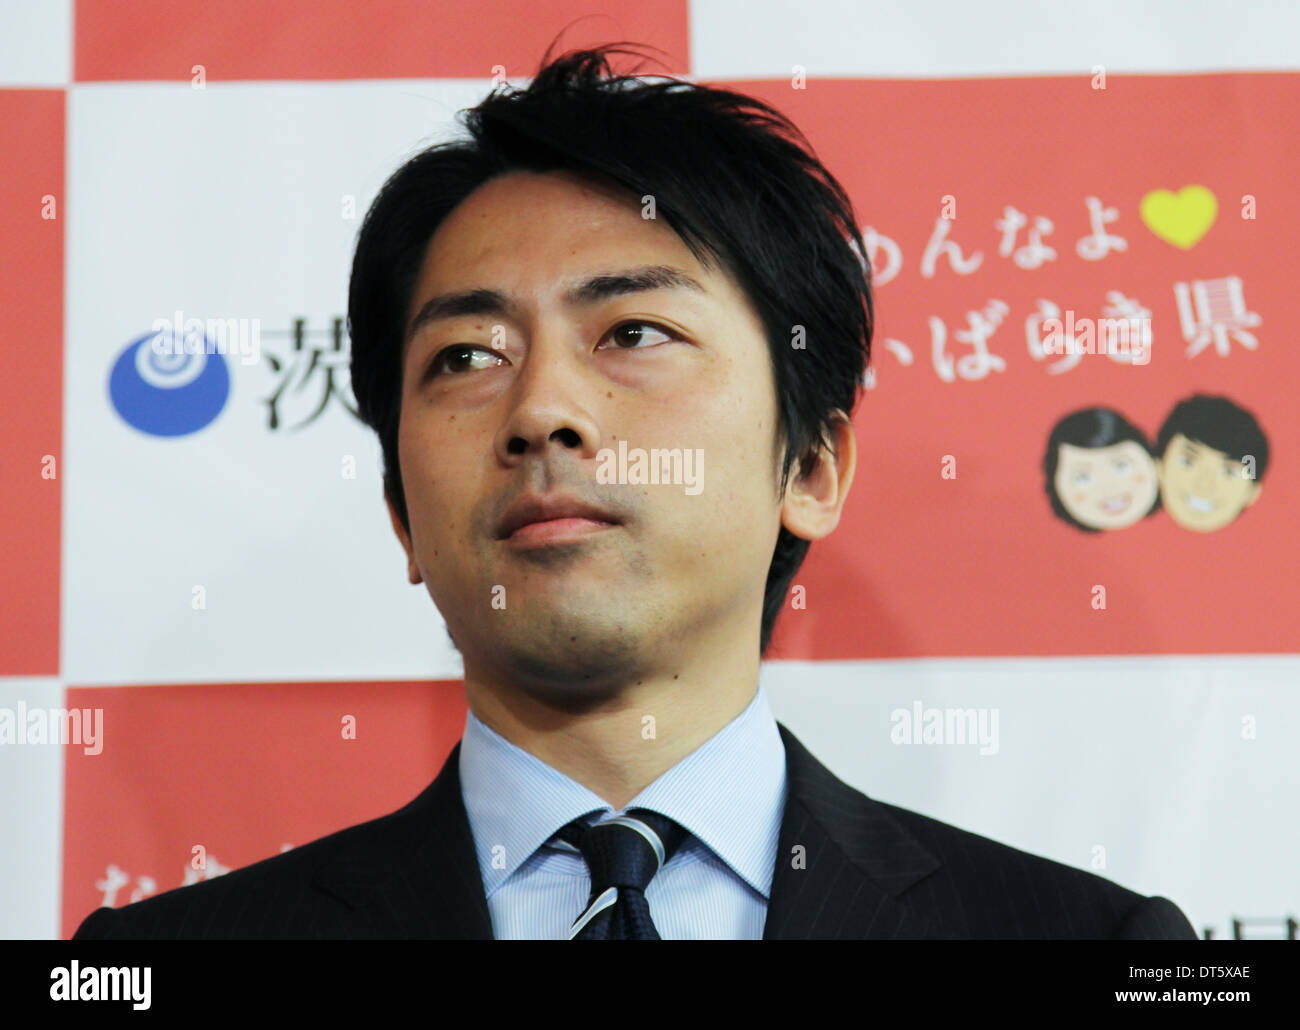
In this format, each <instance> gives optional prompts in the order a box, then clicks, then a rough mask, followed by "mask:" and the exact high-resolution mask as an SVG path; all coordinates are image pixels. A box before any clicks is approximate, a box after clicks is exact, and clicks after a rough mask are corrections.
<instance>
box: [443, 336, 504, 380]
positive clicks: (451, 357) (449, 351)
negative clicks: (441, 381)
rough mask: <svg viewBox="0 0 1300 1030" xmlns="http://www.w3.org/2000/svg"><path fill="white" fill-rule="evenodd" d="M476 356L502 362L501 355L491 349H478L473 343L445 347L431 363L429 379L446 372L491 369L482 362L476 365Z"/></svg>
mask: <svg viewBox="0 0 1300 1030" xmlns="http://www.w3.org/2000/svg"><path fill="white" fill-rule="evenodd" d="M476 355H483V356H485V357H487V358H488V359H489V360H490V361H492V362H496V361H500V360H501V355H500V354H499V353H498V352H497V351H494V350H492V349H491V348H488V347H477V346H475V345H474V344H472V343H458V344H454V345H453V346H451V347H444V348H443V349H442V350H440V351H439V352H438V353H437V354H436V355H434V358H433V360H432V361H431V362H429V373H428V375H429V378H432V377H433V376H436V375H441V374H442V373H443V371H444V370H446V371H449V372H451V373H453V374H455V373H459V372H469V371H473V370H474V369H477V368H490V367H491V365H490V364H484V363H482V362H481V361H480V362H479V363H478V364H474V363H473V359H474V357H475V356H476ZM467 362H468V364H467Z"/></svg>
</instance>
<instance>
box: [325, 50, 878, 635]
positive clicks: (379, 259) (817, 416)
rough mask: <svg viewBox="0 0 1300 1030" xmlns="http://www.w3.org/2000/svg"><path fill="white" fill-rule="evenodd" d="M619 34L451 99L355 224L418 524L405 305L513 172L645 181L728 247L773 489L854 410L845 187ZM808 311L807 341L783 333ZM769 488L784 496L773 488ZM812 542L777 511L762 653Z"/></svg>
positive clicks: (855, 344) (357, 286)
mask: <svg viewBox="0 0 1300 1030" xmlns="http://www.w3.org/2000/svg"><path fill="white" fill-rule="evenodd" d="M614 53H626V54H634V55H636V56H641V55H640V54H638V53H637V51H636V50H634V49H630V48H628V47H626V46H624V45H622V44H610V45H606V46H602V47H598V48H595V49H591V50H574V51H570V52H568V53H566V54H564V55H563V56H561V57H559V58H556V59H555V60H549V58H550V50H549V49H548V51H547V55H546V57H544V58H543V61H542V67H541V69H540V70H539V71H538V73H537V75H536V77H535V78H534V79H533V81H532V82H531V84H530V85H529V86H528V88H527V89H522V90H521V89H517V88H515V87H512V86H510V85H509V84H505V85H502V86H500V87H498V88H497V89H495V90H493V92H492V93H490V94H489V95H488V96H487V97H486V98H485V99H484V100H483V101H482V102H481V103H479V104H478V105H477V106H475V107H473V108H470V109H468V110H466V111H462V112H460V120H461V122H462V124H463V125H464V126H465V127H466V128H467V129H468V131H469V138H468V139H462V140H456V141H452V142H447V143H440V144H437V145H434V146H431V147H429V148H428V149H426V150H423V151H422V152H420V153H419V154H417V155H416V156H415V157H413V158H411V159H410V160H409V161H407V162H406V163H405V164H404V165H403V166H402V167H401V168H399V169H398V170H397V171H396V172H395V173H394V174H393V175H392V176H391V177H390V178H389V179H388V181H387V182H386V183H385V184H384V186H383V187H382V188H381V189H380V191H379V194H378V196H377V197H376V198H375V201H374V203H373V204H372V205H371V207H370V209H369V211H368V212H367V214H366V217H365V220H364V222H363V223H362V226H361V231H360V234H359V236H358V240H357V247H356V253H355V256H354V258H353V264H352V279H351V283H350V286H349V291H348V327H349V333H350V336H351V345H352V388H353V392H354V393H355V395H356V399H357V404H358V410H359V412H360V415H361V418H362V419H363V420H364V421H365V423H366V424H367V425H369V426H370V427H371V428H372V429H374V430H375V431H376V433H377V434H378V436H379V441H380V446H381V448H382V450H383V459H384V490H385V493H386V495H387V496H388V498H389V500H390V501H391V503H392V504H393V507H394V510H395V511H396V512H397V514H398V517H399V518H400V519H401V521H402V524H403V525H404V526H405V527H406V528H407V530H408V532H409V529H410V523H409V520H408V515H407V510H406V499H405V494H404V492H403V489H402V479H401V471H400V469H399V467H398V454H397V430H398V424H399V420H400V416H401V397H402V389H401V387H402V363H403V362H402V359H403V348H404V336H405V333H404V330H405V325H404V321H405V316H406V311H407V309H408V306H409V303H410V298H411V291H412V290H413V288H414V284H415V280H416V277H417V275H418V272H419V269H420V267H421V264H422V261H423V258H424V255H425V251H426V248H427V246H428V244H429V241H430V239H431V238H432V236H433V234H434V232H435V231H436V230H437V228H438V226H439V225H440V224H441V222H442V221H443V219H444V218H446V217H447V215H448V214H449V213H450V212H451V211H452V210H453V209H454V208H455V207H456V205H458V204H459V203H460V202H461V201H463V200H464V199H465V198H466V197H467V196H468V195H469V194H470V193H471V192H473V191H474V190H475V189H477V188H478V187H479V186H481V185H482V184H483V183H485V182H486V181H487V180H489V179H491V178H494V177H496V176H498V175H502V174H505V173H507V172H511V171H516V170H522V171H533V172H549V171H569V172H573V173H576V174H579V175H584V176H587V177H590V178H593V179H597V180H601V181H612V182H614V183H617V184H619V185H621V186H623V187H626V188H627V189H628V190H630V191H631V193H632V194H633V195H634V196H635V197H637V198H641V197H644V196H646V195H650V196H653V197H654V201H655V205H656V214H657V216H662V217H663V218H664V219H665V220H666V221H667V222H668V224H669V225H670V226H671V227H672V228H673V229H674V230H675V231H676V232H677V234H678V235H679V236H680V237H681V238H682V240H683V242H684V243H685V244H686V245H687V246H688V247H689V248H690V250H691V252H692V254H694V255H695V257H696V258H697V259H698V260H700V262H701V263H702V264H704V265H706V267H712V266H713V265H714V264H715V263H720V264H721V266H722V267H723V268H725V269H726V270H727V271H728V272H729V273H730V274H731V275H732V277H733V278H734V279H735V280H736V281H737V282H738V283H739V285H740V287H741V289H742V290H743V291H744V292H745V293H746V295H747V296H748V298H749V300H750V301H751V302H752V303H753V304H754V307H755V309H756V310H757V312H758V313H759V316H760V318H761V320H762V323H763V328H764V335H765V336H766V339H767V345H768V356H769V359H770V362H771V365H772V370H773V376H774V379H775V381H776V389H777V412H778V425H777V439H776V444H777V446H780V445H781V444H782V443H784V446H785V456H784V460H783V463H782V474H781V482H780V491H782V492H783V491H784V490H785V486H786V483H787V480H788V477H789V473H790V468H791V466H792V464H793V462H794V461H795V459H796V458H797V459H798V460H799V463H800V472H801V473H804V472H807V471H809V470H810V469H811V465H812V460H813V458H815V456H816V453H817V450H818V449H819V448H821V447H823V446H825V447H826V448H828V449H830V450H831V451H832V453H833V452H834V437H833V436H832V435H831V433H832V428H833V425H834V412H835V410H836V409H840V410H842V411H843V412H844V414H845V415H846V416H851V415H852V412H853V408H854V406H855V404H856V402H857V399H858V397H859V390H860V388H861V386H862V377H863V373H864V371H865V369H866V367H867V365H868V362H869V360H870V356H871V337H872V332H873V327H874V308H873V303H872V294H871V268H870V264H869V262H868V261H867V260H866V259H865V257H864V255H865V254H866V250H865V247H864V245H863V242H862V237H861V234H860V232H859V230H858V227H857V222H856V218H855V215H854V212H853V206H852V202H851V201H850V200H849V197H848V195H847V193H846V192H845V190H844V188H843V187H842V186H841V185H840V183H839V182H838V181H837V180H836V179H835V178H834V177H833V176H832V175H831V174H830V172H829V171H827V170H826V168H825V167H824V166H823V165H822V164H821V162H820V161H819V160H818V159H817V157H816V156H815V154H814V153H813V150H812V147H811V145H810V144H809V143H808V142H807V140H806V139H805V138H804V136H803V135H802V133H800V131H799V130H798V129H797V128H796V127H795V126H794V125H793V123H791V122H790V121H789V119H787V118H786V117H785V116H784V115H782V114H780V113H779V112H778V111H777V110H776V109H775V108H773V107H771V106H769V105H768V104H766V103H764V102H762V101H760V100H757V99H755V98H752V97H748V96H745V95H744V94H740V93H735V92H731V91H729V90H724V89H715V88H710V87H706V86H702V85H697V84H692V83H689V82H684V81H682V80H679V79H674V78H670V77H667V76H656V77H654V79H650V78H645V77H636V76H632V75H615V74H614V72H613V71H612V70H611V68H610V65H609V61H608V57H609V55H611V54H614ZM796 326H802V327H803V339H804V346H803V347H802V348H801V349H796V348H794V347H793V346H792V345H791V341H792V338H793V337H794V336H795V335H796V331H795V327H796ZM778 496H779V494H778ZM808 547H809V541H807V540H803V539H801V538H799V537H796V536H795V535H794V534H792V533H790V532H789V531H788V530H787V529H786V528H785V527H784V526H782V527H781V529H780V533H779V536H778V539H777V543H776V548H775V551H774V553H773V555H772V561H771V564H770V566H769V568H768V574H767V583H766V587H765V591H764V598H763V619H762V628H761V644H760V654H761V653H762V652H764V651H766V650H767V645H768V641H769V640H770V638H771V633H772V627H773V625H774V624H775V622H776V617H777V615H778V613H779V612H780V611H781V608H782V607H783V605H784V601H785V595H786V592H787V590H788V589H789V586H790V582H791V580H792V579H793V578H794V575H795V572H796V571H797V570H798V569H799V566H800V565H801V564H802V563H803V559H804V556H805V555H806V554H807V551H808Z"/></svg>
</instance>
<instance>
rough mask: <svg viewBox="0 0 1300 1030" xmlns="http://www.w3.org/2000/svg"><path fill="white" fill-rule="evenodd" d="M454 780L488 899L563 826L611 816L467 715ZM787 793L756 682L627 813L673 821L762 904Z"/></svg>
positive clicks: (595, 798)
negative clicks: (739, 706) (732, 712)
mask: <svg viewBox="0 0 1300 1030" xmlns="http://www.w3.org/2000/svg"><path fill="white" fill-rule="evenodd" d="M460 779H461V792H462V795H463V798H464V802H465V809H466V813H467V814H468V816H469V822H470V828H471V829H472V831H473V834H474V844H475V849H476V851H477V854H478V860H479V868H480V870H481V872H482V874H483V887H484V891H485V893H486V894H487V896H488V897H489V898H490V897H491V896H492V894H493V893H494V892H495V891H496V889H497V888H499V887H500V886H501V885H502V884H503V883H505V881H506V880H508V879H509V878H510V877H511V876H512V875H513V874H514V873H515V871H516V870H518V868H519V867H520V866H521V865H523V864H524V862H526V861H527V860H528V859H529V858H530V857H531V856H532V854H533V853H534V852H535V851H536V850H537V849H538V848H539V847H541V846H542V845H543V844H545V843H546V842H547V841H548V840H550V839H551V837H553V836H554V835H555V831H556V830H558V829H559V828H560V827H561V826H564V825H565V824H566V823H569V822H571V821H572V820H574V819H577V818H578V817H580V816H583V815H586V814H588V813H590V812H592V811H599V813H600V814H599V815H598V817H597V818H598V819H600V820H603V819H605V818H608V817H612V816H613V815H616V814H619V813H616V812H615V811H614V809H613V808H612V807H611V806H610V805H609V804H608V803H607V802H606V801H605V800H604V799H603V798H601V797H600V796H599V795H597V794H595V793H594V792H593V791H591V790H589V789H587V788H586V787H584V786H583V785H582V784H581V783H578V782H577V781H576V780H573V779H570V778H569V777H568V776H566V775H565V774H564V773H562V772H560V771H559V770H557V769H555V768H553V767H551V766H550V765H547V764H546V763H545V762H543V761H542V760H541V759H540V758H538V757H536V756H535V755H533V754H530V753H529V752H527V751H525V750H523V749H522V748H520V747H518V746H516V745H515V744H512V743H511V742H510V741H508V740H506V739H505V738H504V737H502V736H501V735H500V734H499V733H497V732H496V731H495V730H493V729H491V728H490V727H488V726H487V725H486V724H484V723H483V722H482V721H481V720H480V719H479V718H478V717H477V716H476V715H475V714H474V713H473V712H472V711H470V712H467V713H466V717H465V733H464V736H463V738H462V739H461V748H460ZM785 795H786V772H785V745H784V744H783V743H782V742H781V735H780V731H779V730H778V729H777V725H776V719H775V717H774V716H773V715H772V710H771V708H770V707H769V706H768V702H767V695H766V693H765V692H764V689H763V685H762V684H761V683H760V684H759V686H758V688H757V690H756V691H755V693H754V697H753V699H752V700H751V701H750V703H749V705H748V706H747V707H746V708H745V710H744V711H743V712H741V713H740V714H739V715H738V716H736V718H734V719H733V720H732V721H731V722H729V723H728V724H727V725H726V726H724V727H723V728H722V729H721V730H719V731H718V732H717V733H715V734H714V735H713V736H712V737H710V738H709V739H708V740H706V741H705V742H704V743H703V744H701V745H700V746H699V747H698V748H696V749H695V750H694V751H693V752H691V753H690V754H689V755H687V756H686V757H685V758H683V759H682V760H681V761H679V762H678V763H677V764H676V765H674V766H673V767H672V768H671V769H669V770H668V771H667V772H665V773H664V774H663V775H662V776H660V777H659V778H658V779H657V780H655V781H654V782H653V783H651V784H650V785H649V786H647V787H646V788H645V789H644V790H642V791H641V792H640V793H639V794H638V795H637V796H636V797H635V798H633V799H632V800H631V801H630V802H628V805H627V807H628V808H638V807H640V808H649V809H653V810H654V811H656V812H660V813H662V814H663V815H666V816H668V817H669V818H670V819H673V820H675V821H676V822H678V823H680V824H681V825H682V826H684V827H685V828H686V829H687V830H688V831H689V832H690V833H691V834H693V835H694V836H696V837H698V838H699V839H700V840H701V841H702V842H703V843H704V844H705V845H707V846H708V847H709V848H710V849H711V850H712V851H713V852H714V853H715V854H716V855H717V856H718V857H719V858H720V859H721V860H722V861H724V862H725V863H726V864H727V865H728V866H730V867H731V869H732V870H733V871H734V872H735V873H736V874H737V875H738V876H740V877H742V878H743V879H744V880H745V881H746V882H747V883H748V884H749V885H750V886H751V887H753V888H754V889H755V890H756V891H758V892H759V893H760V894H762V895H763V897H764V898H767V897H769V895H770V893H771V889H772V874H773V860H772V856H773V855H774V854H775V852H776V847H777V839H778V836H779V834H780V829H781V819H782V816H783V814H784V812H785Z"/></svg>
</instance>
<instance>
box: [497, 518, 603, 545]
mask: <svg viewBox="0 0 1300 1030" xmlns="http://www.w3.org/2000/svg"><path fill="white" fill-rule="evenodd" d="M615 527H616V523H613V522H601V521H598V520H596V519H583V518H572V517H570V518H562V519H547V520H545V521H543V522H529V523H527V524H525V525H523V526H520V527H519V528H518V529H516V530H515V531H514V532H513V533H511V534H510V536H508V537H506V540H507V542H509V543H512V544H516V543H523V544H537V543H553V542H556V541H560V540H570V539H577V538H579V537H584V536H590V535H591V534H593V533H599V532H601V531H603V530H606V529H614V528H615Z"/></svg>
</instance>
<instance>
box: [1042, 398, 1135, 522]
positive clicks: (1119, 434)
mask: <svg viewBox="0 0 1300 1030" xmlns="http://www.w3.org/2000/svg"><path fill="white" fill-rule="evenodd" d="M1130 441H1131V442H1133V443H1136V444H1140V445H1141V447H1142V449H1143V450H1144V451H1146V452H1147V454H1151V445H1150V443H1148V442H1147V438H1146V435H1145V434H1144V433H1143V432H1142V430H1140V429H1139V428H1138V427H1137V426H1135V425H1134V424H1133V423H1132V422H1130V421H1129V420H1128V419H1126V418H1125V417H1124V416H1123V415H1121V414H1120V413H1119V412H1118V411H1115V410H1114V409H1112V408H1083V409H1081V410H1079V411H1075V412H1071V413H1070V414H1069V415H1066V416H1065V417H1064V418H1062V419H1061V420H1060V421H1059V422H1057V423H1056V425H1055V426H1053V427H1052V432H1051V434H1050V435H1049V436H1048V438H1047V453H1046V454H1045V455H1043V477H1044V484H1043V485H1044V487H1045V488H1046V490H1047V499H1048V500H1049V501H1050V502H1051V505H1052V511H1053V512H1054V513H1055V514H1056V517H1057V518H1058V519H1061V520H1062V521H1064V522H1068V523H1069V524H1070V525H1072V526H1074V527H1075V529H1082V530H1083V531H1084V532H1085V533H1100V532H1101V530H1100V529H1098V528H1097V527H1096V526H1085V525H1084V524H1083V523H1082V522H1080V521H1079V520H1078V519H1076V518H1075V517H1074V516H1073V515H1071V514H1070V513H1069V512H1068V511H1067V510H1066V508H1065V505H1064V504H1062V503H1061V498H1060V496H1059V495H1058V494H1057V492H1056V466H1057V463H1058V462H1059V461H1060V453H1061V444H1069V445H1071V446H1072V447H1113V446H1114V445H1115V444H1117V443H1128V442H1130ZM1159 507H1160V493H1159V491H1157V492H1156V498H1155V500H1154V501H1152V502H1151V507H1150V508H1148V509H1147V511H1146V514H1144V515H1143V516H1142V517H1143V518H1146V517H1147V516H1148V515H1150V514H1151V513H1152V512H1154V511H1155V510H1156V509H1157V508H1159Z"/></svg>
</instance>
